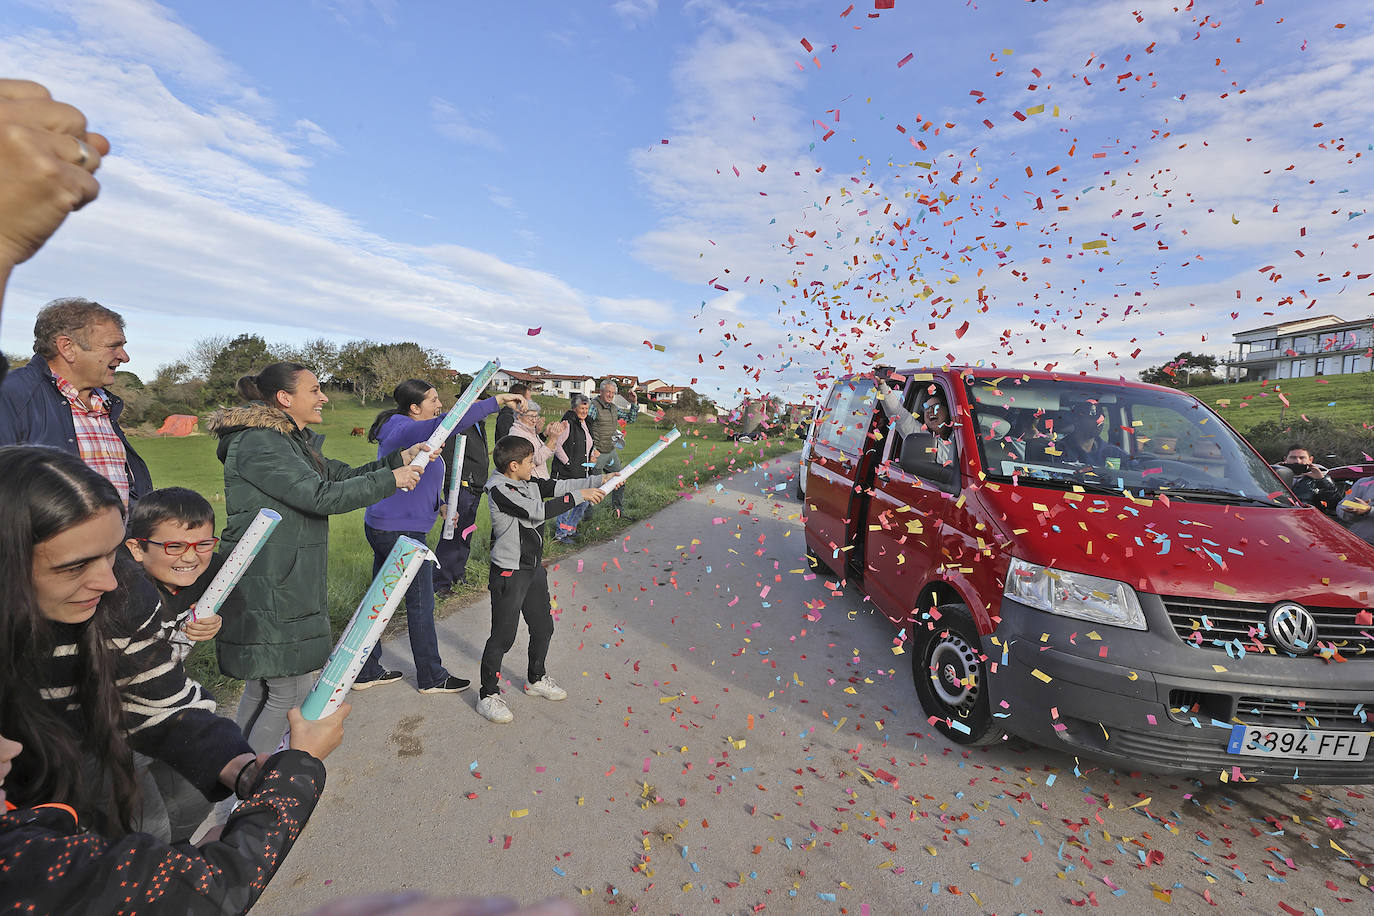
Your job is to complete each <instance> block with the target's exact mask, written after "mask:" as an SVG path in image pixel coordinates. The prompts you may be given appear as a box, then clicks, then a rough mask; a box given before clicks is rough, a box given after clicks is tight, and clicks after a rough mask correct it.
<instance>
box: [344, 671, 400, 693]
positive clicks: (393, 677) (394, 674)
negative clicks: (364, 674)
mask: <svg viewBox="0 0 1374 916" xmlns="http://www.w3.org/2000/svg"><path fill="white" fill-rule="evenodd" d="M404 676H405V675H403V674H401V672H399V671H383V672H382V673H381V674H380V675H378V676H377V677H374V678H373V679H372V680H370V681H354V682H353V689H354V690H367V689H368V688H370V687H381V686H382V685H383V684H394V683H396V682H397V681H399V680H400V679H401V678H402V677H404Z"/></svg>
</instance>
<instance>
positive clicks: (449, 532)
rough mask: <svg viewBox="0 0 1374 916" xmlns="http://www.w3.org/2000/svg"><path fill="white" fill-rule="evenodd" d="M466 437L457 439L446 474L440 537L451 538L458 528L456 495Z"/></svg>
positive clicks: (449, 539)
mask: <svg viewBox="0 0 1374 916" xmlns="http://www.w3.org/2000/svg"><path fill="white" fill-rule="evenodd" d="M467 449H468V437H467V436H464V437H463V438H461V439H459V440H458V445H457V447H455V448H454V450H453V467H451V468H449V475H448V502H447V503H446V504H445V505H444V531H443V534H442V535H441V537H442V538H443V539H444V540H446V541H451V540H453V532H455V531H457V530H458V495H459V493H460V492H461V491H462V488H463V458H464V456H465V455H466V454H467Z"/></svg>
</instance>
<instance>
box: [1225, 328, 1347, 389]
mask: <svg viewBox="0 0 1374 916" xmlns="http://www.w3.org/2000/svg"><path fill="white" fill-rule="evenodd" d="M1232 338H1233V342H1234V343H1235V346H1236V349H1235V351H1234V352H1230V353H1227V354H1226V359H1224V360H1222V361H1221V363H1222V366H1223V367H1225V371H1226V380H1227V381H1244V380H1258V379H1286V378H1308V377H1310V376H1314V375H1349V374H1350V373H1353V372H1368V371H1370V369H1371V368H1374V365H1371V356H1372V355H1374V353H1372V352H1371V348H1374V318H1362V319H1359V320H1357V321H1342V320H1341V319H1340V318H1338V317H1336V316H1335V315H1321V316H1317V317H1313V318H1302V319H1299V320H1297V321H1284V322H1280V323H1279V324H1270V325H1265V326H1264V327H1262V328H1252V329H1251V330H1248V331H1237V332H1236V333H1235V334H1233V335H1232Z"/></svg>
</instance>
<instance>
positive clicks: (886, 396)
mask: <svg viewBox="0 0 1374 916" xmlns="http://www.w3.org/2000/svg"><path fill="white" fill-rule="evenodd" d="M876 390H877V392H878V397H879V398H880V403H881V404H882V405H883V413H884V414H886V415H887V417H888V418H889V419H891V420H895V421H896V423H897V435H898V436H899V437H900V438H902V439H905V438H906V437H907V436H909V435H911V434H912V433H918V432H921V430H922V429H923V428H924V430H925V431H926V432H928V433H931V434H932V435H934V436H935V460H936V461H938V462H940V463H941V464H949V463H950V462H951V461H953V460H954V441H953V435H954V426H953V424H951V423H950V419H949V406H948V405H947V404H946V403H945V393H944V392H943V391H941V390H940V388H939V387H938V386H936V385H930V386H928V387H927V388H926V390H925V391H923V392H921V401H920V404H921V420H922V422H921V423H920V424H918V423H917V421H916V418H915V417H914V416H912V415H911V411H909V410H907V409H906V408H905V407H903V406H902V401H901V398H899V397H898V396H897V392H895V391H893V390H892V388H890V387H889V386H888V384H887V380H886V379H881V378H880V379H878V384H877V386H876Z"/></svg>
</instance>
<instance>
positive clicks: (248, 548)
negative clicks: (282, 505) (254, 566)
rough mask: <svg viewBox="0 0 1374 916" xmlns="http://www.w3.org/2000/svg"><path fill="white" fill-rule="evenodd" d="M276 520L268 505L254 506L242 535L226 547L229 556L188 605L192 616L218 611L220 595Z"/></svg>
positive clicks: (236, 581)
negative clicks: (192, 603)
mask: <svg viewBox="0 0 1374 916" xmlns="http://www.w3.org/2000/svg"><path fill="white" fill-rule="evenodd" d="M280 521H281V514H280V513H278V512H276V511H274V510H272V509H259V510H258V514H257V516H255V517H254V519H253V520H252V521H251V522H249V523H248V528H247V529H246V530H245V531H244V532H243V537H241V538H239V542H238V543H237V544H235V545H234V549H233V550H231V551H229V556H227V557H225V559H224V565H223V566H221V567H220V568H219V572H217V573H215V578H213V579H211V580H210V584H209V585H207V586H206V587H205V591H204V592H203V593H202V594H201V596H200V598H199V599H198V600H197V601H196V603H195V604H194V605H192V606H191V619H192V620H200V619H202V618H204V617H210V616H213V615H214V614H218V613H219V609H220V608H221V607H222V606H223V605H224V599H225V598H228V597H229V593H230V592H231V591H233V590H234V586H235V585H238V584H239V580H240V579H242V578H243V574H244V572H245V571H246V570H247V569H248V564H249V563H252V562H253V558H254V557H256V556H257V555H258V551H260V550H262V547H263V545H264V544H266V543H267V539H268V538H269V537H271V536H272V529H273V528H276V527H277V523H278V522H280Z"/></svg>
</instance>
